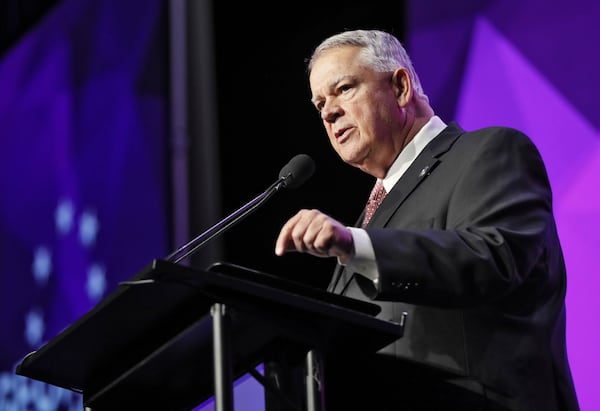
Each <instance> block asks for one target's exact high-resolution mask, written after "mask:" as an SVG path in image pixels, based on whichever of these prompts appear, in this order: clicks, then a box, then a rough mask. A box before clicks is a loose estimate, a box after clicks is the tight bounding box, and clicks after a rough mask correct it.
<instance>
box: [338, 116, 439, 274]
mask: <svg viewBox="0 0 600 411" xmlns="http://www.w3.org/2000/svg"><path fill="white" fill-rule="evenodd" d="M446 126H447V125H446V124H445V123H444V122H443V121H442V120H441V119H440V118H439V117H438V116H433V117H431V118H430V119H429V121H428V122H427V123H425V125H424V126H423V127H422V128H421V130H419V132H418V133H417V134H416V135H415V137H414V138H413V139H412V140H411V141H410V142H409V143H408V144H407V145H406V147H404V149H403V150H402V151H401V152H400V154H399V155H398V157H397V158H396V160H395V161H394V163H393V164H392V166H391V167H390V169H389V171H388V173H387V175H386V176H385V178H384V179H383V186H384V187H385V191H386V192H387V193H389V192H390V191H391V190H392V188H393V187H394V185H395V184H396V183H397V182H398V180H400V177H402V175H403V174H404V172H405V171H406V170H407V169H408V167H410V165H411V164H412V163H413V161H414V160H415V159H416V158H417V156H418V155H419V154H420V153H421V151H422V150H423V149H424V148H425V146H426V145H427V144H429V142H430V141H431V140H433V139H434V137H435V136H437V135H438V134H439V133H441V131H442V130H443V129H444V128H446ZM348 228H349V229H350V232H351V233H352V238H353V240H354V255H353V256H352V257H350V259H349V260H348V261H347V262H346V267H347V268H348V269H349V270H351V271H354V272H356V273H359V274H362V275H364V276H365V277H367V278H369V279H371V280H372V281H373V282H374V283H375V284H377V281H378V278H379V270H378V269H377V263H376V261H375V252H374V250H373V245H372V244H371V239H370V238H369V235H368V234H367V231H366V230H365V229H363V228H357V227H348ZM338 261H339V260H338Z"/></svg>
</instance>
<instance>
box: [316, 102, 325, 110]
mask: <svg viewBox="0 0 600 411" xmlns="http://www.w3.org/2000/svg"><path fill="white" fill-rule="evenodd" d="M323 105H324V103H323V102H322V101H317V102H316V103H315V108H316V109H317V111H318V112H319V113H320V112H321V111H322V110H323Z"/></svg>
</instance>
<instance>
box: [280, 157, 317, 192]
mask: <svg viewBox="0 0 600 411" xmlns="http://www.w3.org/2000/svg"><path fill="white" fill-rule="evenodd" d="M314 172H315V162H314V161H313V159H312V158H311V157H310V156H309V155H307V154H298V155H297V156H295V157H294V158H292V159H291V160H290V161H289V163H287V164H286V165H285V166H283V168H282V169H281V171H280V172H279V179H280V180H282V185H283V187H286V188H297V187H300V186H301V185H302V184H304V182H305V181H306V180H308V179H309V178H310V177H311V176H312V175H313V173H314Z"/></svg>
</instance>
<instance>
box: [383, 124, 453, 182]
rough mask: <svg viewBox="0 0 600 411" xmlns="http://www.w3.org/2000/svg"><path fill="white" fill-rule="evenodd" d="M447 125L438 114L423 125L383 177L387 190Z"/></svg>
mask: <svg viewBox="0 0 600 411" xmlns="http://www.w3.org/2000/svg"><path fill="white" fill-rule="evenodd" d="M446 127H447V124H446V123H444V122H443V121H442V119H440V118H439V117H438V116H435V115H434V116H432V117H431V118H430V119H429V120H428V121H427V123H425V125H423V127H421V129H420V130H419V131H418V132H417V134H415V137H414V138H413V139H412V140H411V141H410V142H409V143H408V144H407V145H406V147H404V149H403V150H402V151H401V152H400V154H399V155H398V157H396V160H394V162H393V163H392V166H391V167H390V169H389V170H388V173H387V175H386V176H385V178H384V179H383V186H384V187H385V191H386V192H388V193H389V192H390V191H391V189H392V188H393V187H394V185H395V184H396V183H397V182H398V180H400V177H402V175H403V174H404V172H405V171H406V170H407V169H408V167H410V165H411V164H412V162H413V161H414V160H415V159H416V158H417V156H418V155H419V154H420V153H421V151H423V149H424V148H425V146H426V145H427V144H429V142H430V141H431V140H433V139H434V138H435V136H437V135H438V134H440V133H441V132H442V130H444V129H445V128H446Z"/></svg>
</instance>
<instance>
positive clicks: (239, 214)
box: [165, 173, 291, 263]
mask: <svg viewBox="0 0 600 411" xmlns="http://www.w3.org/2000/svg"><path fill="white" fill-rule="evenodd" d="M290 174H291V173H290ZM290 174H288V175H286V176H281V177H279V179H278V180H277V181H275V182H274V183H273V184H271V186H269V188H267V189H266V190H265V191H264V192H263V193H261V194H259V195H258V196H256V197H255V198H254V199H252V200H251V201H250V202H248V203H247V204H245V205H243V206H242V207H240V208H238V209H237V210H236V211H234V212H233V213H231V214H230V215H228V216H227V217H225V218H224V219H223V220H221V221H219V222H218V223H217V224H215V225H213V226H212V227H210V228H209V229H208V230H206V231H205V232H203V233H202V234H200V235H198V236H197V237H196V238H194V239H192V240H191V241H189V242H188V243H186V244H184V245H182V246H181V247H179V248H178V249H177V250H175V251H173V252H172V253H171V254H169V255H168V256H167V257H165V260H167V261H169V262H173V263H178V262H180V261H181V260H183V259H184V258H186V257H188V256H190V255H191V254H193V253H194V252H196V250H198V249H199V248H200V247H202V246H203V245H204V244H205V243H206V242H208V241H210V240H211V239H213V238H214V237H216V236H217V235H219V234H221V233H222V232H223V231H225V230H227V229H228V228H230V227H232V226H233V225H234V224H236V223H238V222H239V221H240V220H241V219H242V218H244V217H246V216H247V215H248V214H250V213H251V212H253V211H255V210H256V209H257V208H258V207H260V206H261V205H262V204H263V203H265V202H266V201H267V200H268V199H269V198H271V197H272V196H273V195H274V194H275V193H276V192H277V191H279V190H280V189H281V187H285V183H286V180H287V178H288V177H290ZM186 250H187V251H186ZM184 251H185V253H184ZM182 253H183V254H182Z"/></svg>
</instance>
